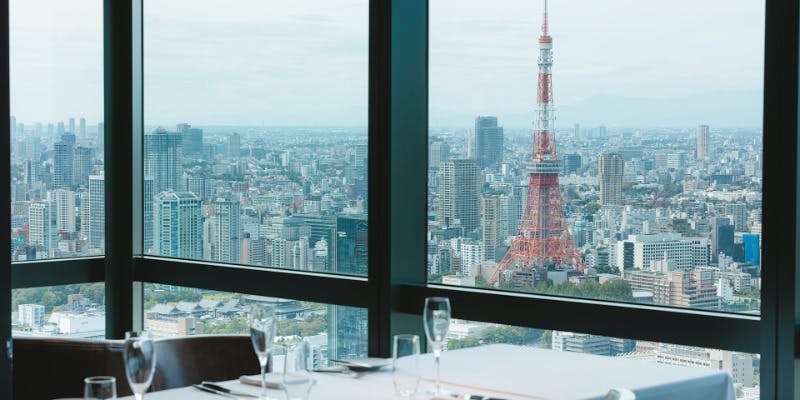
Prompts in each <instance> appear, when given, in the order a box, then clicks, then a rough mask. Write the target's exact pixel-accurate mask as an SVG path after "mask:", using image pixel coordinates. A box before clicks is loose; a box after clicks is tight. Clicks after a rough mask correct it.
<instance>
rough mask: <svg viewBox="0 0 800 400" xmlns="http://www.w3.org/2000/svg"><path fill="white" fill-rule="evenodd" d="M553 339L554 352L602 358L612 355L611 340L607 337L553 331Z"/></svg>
mask: <svg viewBox="0 0 800 400" xmlns="http://www.w3.org/2000/svg"><path fill="white" fill-rule="evenodd" d="M551 337H552V341H553V342H552V344H551V345H552V349H553V350H558V351H568V352H572V353H585V354H596V355H600V356H610V355H611V340H610V338H607V337H605V336H597V335H588V334H582V333H572V332H562V331H553V332H552V336H551Z"/></svg>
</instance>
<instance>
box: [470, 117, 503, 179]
mask: <svg viewBox="0 0 800 400" xmlns="http://www.w3.org/2000/svg"><path fill="white" fill-rule="evenodd" d="M475 150H476V154H475V160H476V161H477V162H478V166H479V167H481V168H486V167H492V166H496V165H499V164H500V163H502V162H503V127H501V126H497V117H483V116H478V117H477V118H475Z"/></svg>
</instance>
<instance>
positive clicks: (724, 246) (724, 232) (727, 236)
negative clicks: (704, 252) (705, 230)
mask: <svg viewBox="0 0 800 400" xmlns="http://www.w3.org/2000/svg"><path fill="white" fill-rule="evenodd" d="M733 233H734V227H733V225H731V220H730V218H727V217H713V218H711V259H712V261H714V262H716V261H717V260H718V258H719V253H721V252H722V253H725V254H726V255H728V256H733V255H734V254H733V252H734V249H733V245H734V242H733V236H734V235H733Z"/></svg>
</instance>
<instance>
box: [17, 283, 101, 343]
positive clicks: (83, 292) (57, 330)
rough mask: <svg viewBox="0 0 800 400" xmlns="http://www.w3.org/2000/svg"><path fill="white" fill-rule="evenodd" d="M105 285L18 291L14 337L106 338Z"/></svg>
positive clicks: (84, 284) (64, 286) (90, 284)
mask: <svg viewBox="0 0 800 400" xmlns="http://www.w3.org/2000/svg"><path fill="white" fill-rule="evenodd" d="M105 314H106V312H105V286H104V284H103V283H102V282H100V283H82V284H76V285H62V286H49V287H35V288H24V289H14V290H13V291H12V292H11V328H12V334H13V335H14V336H35V337H61V338H84V339H98V338H104V337H105V334H106V332H105V329H106V325H105V321H106V318H105Z"/></svg>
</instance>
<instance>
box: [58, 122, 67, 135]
mask: <svg viewBox="0 0 800 400" xmlns="http://www.w3.org/2000/svg"><path fill="white" fill-rule="evenodd" d="M66 131H67V130H66V129H64V121H58V129H56V134H57V135H58V136H61V135H63V134H65V133H66Z"/></svg>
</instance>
